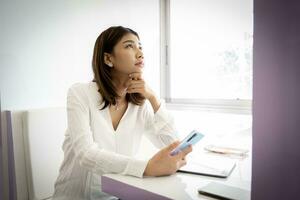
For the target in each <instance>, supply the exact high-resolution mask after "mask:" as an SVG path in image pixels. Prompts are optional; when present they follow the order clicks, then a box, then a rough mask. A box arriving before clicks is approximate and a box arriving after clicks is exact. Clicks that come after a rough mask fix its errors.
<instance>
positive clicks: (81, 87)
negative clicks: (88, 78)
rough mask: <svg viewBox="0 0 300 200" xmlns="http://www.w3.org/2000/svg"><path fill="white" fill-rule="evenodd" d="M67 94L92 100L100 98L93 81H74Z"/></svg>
mask: <svg viewBox="0 0 300 200" xmlns="http://www.w3.org/2000/svg"><path fill="white" fill-rule="evenodd" d="M68 96H76V97H77V98H85V99H90V100H93V101H99V100H101V99H102V97H101V95H100V93H99V92H98V86H97V84H96V83H95V82H88V83H74V84H73V85H71V87H70V88H69V90H68Z"/></svg>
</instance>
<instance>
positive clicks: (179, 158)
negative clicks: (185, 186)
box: [144, 141, 192, 176]
mask: <svg viewBox="0 0 300 200" xmlns="http://www.w3.org/2000/svg"><path fill="white" fill-rule="evenodd" d="M178 145H179V142H178V141H177V142H174V143H172V144H170V145H169V146H167V147H165V148H163V149H162V150H160V151H159V152H157V153H156V154H155V155H154V156H153V157H152V158H151V159H150V160H149V162H148V164H147V166H146V169H145V171H144V176H167V175H171V174H174V173H176V172H177V170H178V169H180V168H181V167H182V166H184V165H186V160H185V156H186V155H187V154H189V153H190V152H192V146H189V147H187V148H185V149H184V150H183V151H181V152H179V153H178V154H176V155H174V156H171V155H170V154H171V152H172V150H173V149H175V148H176V147H177V146H178Z"/></svg>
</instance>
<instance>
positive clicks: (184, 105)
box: [160, 0, 252, 114]
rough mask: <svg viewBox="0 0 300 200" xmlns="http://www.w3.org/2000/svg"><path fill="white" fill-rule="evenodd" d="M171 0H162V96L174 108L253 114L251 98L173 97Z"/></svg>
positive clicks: (168, 105) (170, 107)
mask: <svg viewBox="0 0 300 200" xmlns="http://www.w3.org/2000/svg"><path fill="white" fill-rule="evenodd" d="M170 46H171V45H170V0H160V96H161V98H163V99H165V103H166V106H167V108H169V109H172V110H204V111H214V112H226V113H236V114H251V113H252V100H250V99H183V98H181V99H179V98H172V97H171V66H170V56H169V55H170V51H171V48H170Z"/></svg>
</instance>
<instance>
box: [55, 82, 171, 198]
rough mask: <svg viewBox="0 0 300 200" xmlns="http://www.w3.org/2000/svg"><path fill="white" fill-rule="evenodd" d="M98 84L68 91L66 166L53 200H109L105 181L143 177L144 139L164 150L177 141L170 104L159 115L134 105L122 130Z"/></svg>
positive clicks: (60, 175)
mask: <svg viewBox="0 0 300 200" xmlns="http://www.w3.org/2000/svg"><path fill="white" fill-rule="evenodd" d="M101 103H102V97H101V95H100V93H99V92H98V87H97V84H96V83H95V82H90V83H86V84H82V83H77V84H74V85H73V86H72V87H71V88H70V89H69V91H68V96H67V113H68V128H67V130H66V133H65V140H64V143H63V147H62V148H63V151H64V161H63V163H62V165H61V167H60V171H59V176H58V178H57V180H56V183H55V192H54V196H53V199H107V198H109V196H108V195H106V194H104V193H102V192H101V175H102V174H104V173H120V174H125V175H132V176H136V177H143V173H144V170H145V168H146V165H147V162H148V160H138V159H136V158H135V157H134V156H135V155H136V154H137V151H138V149H139V145H140V142H141V138H142V135H144V134H145V135H146V136H147V137H148V138H149V139H150V141H151V142H152V143H153V144H154V145H155V146H156V147H158V148H162V147H164V146H166V145H168V144H170V143H172V142H173V141H174V140H176V139H177V135H176V133H175V128H174V125H173V124H174V123H173V119H172V117H171V116H170V115H169V114H168V112H167V111H166V109H165V106H164V103H163V102H162V103H161V106H160V108H159V109H158V111H157V112H156V113H155V114H154V112H153V109H152V107H151V106H150V104H149V103H144V104H143V105H142V106H137V105H134V104H132V103H129V104H128V108H127V110H126V112H125V113H124V115H123V117H122V119H121V121H120V122H119V125H118V127H117V129H116V130H114V128H113V126H112V121H111V117H110V112H109V108H108V107H106V108H105V109H104V110H100V109H101V108H102V107H103V103H102V104H101Z"/></svg>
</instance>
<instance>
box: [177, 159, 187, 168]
mask: <svg viewBox="0 0 300 200" xmlns="http://www.w3.org/2000/svg"><path fill="white" fill-rule="evenodd" d="M178 165H179V166H178V167H179V168H181V167H183V166H184V165H186V160H180V161H179V162H178Z"/></svg>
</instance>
